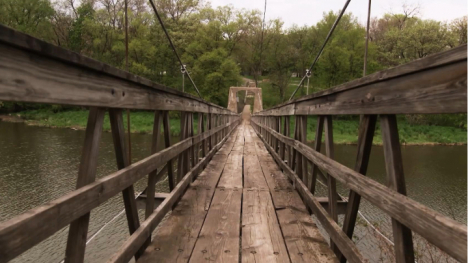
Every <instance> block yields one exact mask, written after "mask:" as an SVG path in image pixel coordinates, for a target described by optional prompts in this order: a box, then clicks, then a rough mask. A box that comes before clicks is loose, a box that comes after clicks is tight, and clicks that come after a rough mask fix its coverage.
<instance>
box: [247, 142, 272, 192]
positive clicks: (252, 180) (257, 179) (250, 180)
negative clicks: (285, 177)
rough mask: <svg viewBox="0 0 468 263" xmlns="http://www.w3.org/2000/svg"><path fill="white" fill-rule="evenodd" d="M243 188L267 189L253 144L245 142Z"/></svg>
mask: <svg viewBox="0 0 468 263" xmlns="http://www.w3.org/2000/svg"><path fill="white" fill-rule="evenodd" d="M247 149H251V150H247ZM244 188H252V189H258V190H268V185H267V182H266V181H265V177H264V176H263V173H262V168H261V166H260V162H259V160H258V157H257V155H256V153H255V145H254V144H250V145H247V144H246V145H245V147H244Z"/></svg>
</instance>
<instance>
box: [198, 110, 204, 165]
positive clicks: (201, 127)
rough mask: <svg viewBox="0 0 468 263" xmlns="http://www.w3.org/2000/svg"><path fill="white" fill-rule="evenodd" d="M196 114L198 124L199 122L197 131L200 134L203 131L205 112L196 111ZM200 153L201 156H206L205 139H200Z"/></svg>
mask: <svg viewBox="0 0 468 263" xmlns="http://www.w3.org/2000/svg"><path fill="white" fill-rule="evenodd" d="M198 115H200V116H199V118H200V120H198V121H199V123H200V124H199V125H200V126H199V129H200V130H199V133H200V134H202V133H204V132H205V116H204V115H205V114H203V113H201V112H200V113H198ZM201 154H202V157H203V158H204V157H205V156H206V140H203V141H202V151H201Z"/></svg>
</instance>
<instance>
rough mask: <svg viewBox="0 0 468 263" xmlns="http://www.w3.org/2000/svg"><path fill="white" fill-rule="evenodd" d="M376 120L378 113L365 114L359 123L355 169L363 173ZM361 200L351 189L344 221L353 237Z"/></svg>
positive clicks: (343, 259)
mask: <svg viewBox="0 0 468 263" xmlns="http://www.w3.org/2000/svg"><path fill="white" fill-rule="evenodd" d="M376 121H377V116H376V115H364V116H363V117H362V119H361V123H360V125H359V136H358V146H357V154H356V156H357V157H356V163H355V166H354V170H355V171H356V172H358V173H360V174H362V175H365V174H366V173H367V165H368V164H369V158H370V153H371V149H372V141H373V139H374V132H375V124H376ZM360 202H361V196H360V195H359V194H358V193H356V192H354V191H353V190H350V191H349V197H348V207H347V211H346V214H345V218H344V222H343V231H344V232H345V233H346V235H347V236H348V237H349V238H351V239H352V237H353V233H354V227H355V225H356V219H357V215H358V212H359V204H360ZM339 258H340V262H342V263H345V262H346V258H345V257H343V256H342V257H339Z"/></svg>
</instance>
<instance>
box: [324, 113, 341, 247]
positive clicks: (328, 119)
mask: <svg viewBox="0 0 468 263" xmlns="http://www.w3.org/2000/svg"><path fill="white" fill-rule="evenodd" d="M325 149H326V152H327V157H329V158H331V159H334V155H335V151H334V147H333V123H332V116H330V115H328V116H325ZM327 178H328V181H327V185H328V213H329V214H330V216H331V218H332V219H333V220H334V221H335V222H338V213H337V211H336V203H337V199H338V195H337V193H336V179H335V178H334V177H333V176H331V175H328V177H327ZM330 247H331V248H332V250H334V251H335V253H336V246H335V244H334V243H333V241H332V240H331V239H330Z"/></svg>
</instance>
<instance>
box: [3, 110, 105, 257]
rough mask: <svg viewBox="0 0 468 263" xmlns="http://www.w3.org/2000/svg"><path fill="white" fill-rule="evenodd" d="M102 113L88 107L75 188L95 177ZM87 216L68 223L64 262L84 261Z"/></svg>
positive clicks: (88, 182)
mask: <svg viewBox="0 0 468 263" xmlns="http://www.w3.org/2000/svg"><path fill="white" fill-rule="evenodd" d="M104 114H105V110H104V109H102V108H95V107H92V108H90V109H89V115H88V124H87V125H86V132H85V141H84V146H83V150H82V152H81V161H80V168H79V171H78V179H77V182H76V189H79V188H80V187H83V186H85V185H87V184H90V183H92V182H94V180H95V178H96V168H97V159H98V153H99V143H100V141H101V134H102V124H103V121H104ZM89 218H90V213H86V214H85V215H83V216H81V217H80V218H78V219H76V220H75V221H73V222H72V223H71V224H70V230H69V231H68V241H67V249H66V251H65V262H66V263H72V262H73V263H75V262H77V263H81V262H83V261H84V255H85V249H86V241H87V240H86V237H87V235H88V226H89ZM0 261H1V257H0Z"/></svg>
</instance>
